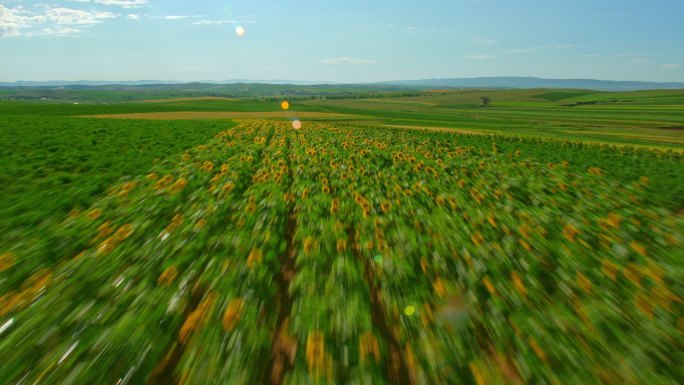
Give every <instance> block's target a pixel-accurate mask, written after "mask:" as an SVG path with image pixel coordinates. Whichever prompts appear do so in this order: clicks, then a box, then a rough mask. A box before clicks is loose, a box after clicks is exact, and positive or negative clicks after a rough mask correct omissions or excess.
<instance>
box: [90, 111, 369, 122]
mask: <svg viewBox="0 0 684 385" xmlns="http://www.w3.org/2000/svg"><path fill="white" fill-rule="evenodd" d="M81 117H83V118H102V119H141V120H202V119H206V120H211V119H272V118H287V119H317V118H319V119H354V118H358V116H355V115H346V114H335V113H328V112H295V111H256V112H244V111H171V112H141V113H132V114H105V115H84V116H81Z"/></svg>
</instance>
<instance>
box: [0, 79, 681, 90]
mask: <svg viewBox="0 0 684 385" xmlns="http://www.w3.org/2000/svg"><path fill="white" fill-rule="evenodd" d="M184 84H195V85H197V84H215V85H226V84H275V85H345V86H351V85H362V86H373V85H377V86H400V87H406V88H412V89H425V88H571V89H589V90H597V91H640V90H656V89H684V82H662V83H661V82H642V81H615V80H595V79H545V78H537V77H515V76H507V77H477V78H442V79H418V80H394V81H385V82H374V83H337V82H316V81H298V80H247V79H233V80H223V81H213V80H202V81H196V82H188V81H175V80H136V81H92V80H79V81H64V80H55V81H16V82H0V87H69V86H84V87H100V86H112V85H117V86H128V87H134V86H146V85H147V86H149V85H184Z"/></svg>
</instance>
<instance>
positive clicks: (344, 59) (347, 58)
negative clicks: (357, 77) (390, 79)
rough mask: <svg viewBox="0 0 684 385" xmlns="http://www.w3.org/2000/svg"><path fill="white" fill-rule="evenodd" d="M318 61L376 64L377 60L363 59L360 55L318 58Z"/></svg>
mask: <svg viewBox="0 0 684 385" xmlns="http://www.w3.org/2000/svg"><path fill="white" fill-rule="evenodd" d="M318 63H321V64H377V63H378V62H377V61H375V60H371V59H364V58H360V57H350V56H342V57H334V58H329V59H323V60H319V61H318Z"/></svg>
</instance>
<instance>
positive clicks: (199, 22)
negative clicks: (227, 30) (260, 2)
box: [192, 20, 256, 25]
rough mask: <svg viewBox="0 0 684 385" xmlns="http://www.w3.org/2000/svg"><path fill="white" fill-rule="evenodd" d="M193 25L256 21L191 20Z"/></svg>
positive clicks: (251, 22) (249, 22)
mask: <svg viewBox="0 0 684 385" xmlns="http://www.w3.org/2000/svg"><path fill="white" fill-rule="evenodd" d="M192 24H194V25H221V24H256V21H239V20H197V21H195V22H193V23H192Z"/></svg>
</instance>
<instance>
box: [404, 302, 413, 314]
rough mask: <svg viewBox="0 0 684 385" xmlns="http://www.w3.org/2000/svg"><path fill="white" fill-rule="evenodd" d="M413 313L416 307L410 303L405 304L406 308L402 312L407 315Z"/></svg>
mask: <svg viewBox="0 0 684 385" xmlns="http://www.w3.org/2000/svg"><path fill="white" fill-rule="evenodd" d="M415 313H416V308H415V307H413V306H411V305H409V306H406V309H404V314H406V315H407V316H412V315H414V314H415Z"/></svg>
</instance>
